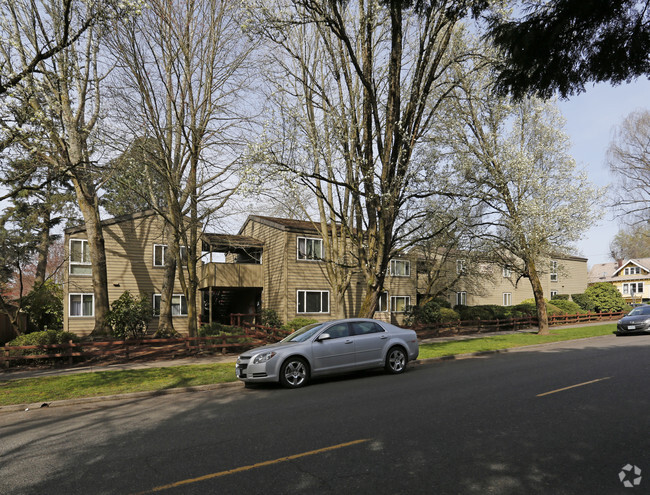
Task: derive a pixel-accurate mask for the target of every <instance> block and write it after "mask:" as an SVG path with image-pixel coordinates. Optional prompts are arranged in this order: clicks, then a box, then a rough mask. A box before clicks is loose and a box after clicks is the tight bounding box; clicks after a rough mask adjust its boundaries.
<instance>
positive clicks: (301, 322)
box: [282, 317, 318, 332]
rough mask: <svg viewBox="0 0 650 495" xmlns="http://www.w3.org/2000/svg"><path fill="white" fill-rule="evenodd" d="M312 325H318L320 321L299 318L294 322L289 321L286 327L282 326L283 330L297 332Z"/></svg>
mask: <svg viewBox="0 0 650 495" xmlns="http://www.w3.org/2000/svg"><path fill="white" fill-rule="evenodd" d="M312 323H318V320H314V319H313V318H305V317H298V318H294V319H293V320H289V321H288V322H287V323H286V325H282V330H288V331H290V332H295V331H296V330H298V329H299V328H302V327H304V326H307V325H311V324H312Z"/></svg>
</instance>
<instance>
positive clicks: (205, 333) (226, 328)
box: [198, 321, 246, 337]
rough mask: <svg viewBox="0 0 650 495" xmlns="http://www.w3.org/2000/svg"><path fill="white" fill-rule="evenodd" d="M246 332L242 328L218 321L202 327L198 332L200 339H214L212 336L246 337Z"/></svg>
mask: <svg viewBox="0 0 650 495" xmlns="http://www.w3.org/2000/svg"><path fill="white" fill-rule="evenodd" d="M245 333H246V332H245V331H244V329H243V328H241V327H235V326H231V325H223V324H221V323H218V322H216V321H214V322H212V323H207V324H205V325H201V328H199V330H198V334H199V337H212V336H217V337H220V336H222V335H223V336H228V335H244V334H245Z"/></svg>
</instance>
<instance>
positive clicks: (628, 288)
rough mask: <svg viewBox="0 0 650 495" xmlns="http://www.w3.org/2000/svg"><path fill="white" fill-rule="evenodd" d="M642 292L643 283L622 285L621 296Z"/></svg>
mask: <svg viewBox="0 0 650 495" xmlns="http://www.w3.org/2000/svg"><path fill="white" fill-rule="evenodd" d="M642 292H643V282H631V283H629V284H623V294H640V293H642Z"/></svg>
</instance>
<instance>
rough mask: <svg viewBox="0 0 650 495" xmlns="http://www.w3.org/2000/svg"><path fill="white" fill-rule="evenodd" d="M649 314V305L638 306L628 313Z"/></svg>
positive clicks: (630, 314)
mask: <svg viewBox="0 0 650 495" xmlns="http://www.w3.org/2000/svg"><path fill="white" fill-rule="evenodd" d="M639 315H650V306H639V307H638V308H634V309H633V310H632V311H630V312H629V313H628V316H639Z"/></svg>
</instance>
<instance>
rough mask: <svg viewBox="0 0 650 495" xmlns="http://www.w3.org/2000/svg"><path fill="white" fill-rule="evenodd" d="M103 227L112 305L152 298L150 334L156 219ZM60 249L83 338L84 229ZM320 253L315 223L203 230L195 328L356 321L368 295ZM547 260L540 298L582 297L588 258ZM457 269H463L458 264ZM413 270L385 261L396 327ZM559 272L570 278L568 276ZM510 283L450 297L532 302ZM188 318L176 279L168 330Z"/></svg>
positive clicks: (158, 272) (390, 316)
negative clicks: (333, 276)
mask: <svg viewBox="0 0 650 495" xmlns="http://www.w3.org/2000/svg"><path fill="white" fill-rule="evenodd" d="M102 227H103V231H104V241H105V248H106V264H107V273H108V290H109V301H110V302H112V301H114V300H115V299H117V298H118V297H119V296H120V295H121V294H122V293H123V292H124V291H125V290H129V291H130V292H131V293H132V294H134V295H138V294H142V295H145V296H146V297H147V298H150V300H151V304H152V308H153V312H154V318H153V320H152V321H151V323H150V327H149V331H155V329H156V327H157V325H158V319H157V318H156V317H155V315H157V314H158V312H159V309H160V294H161V291H162V283H163V276H164V270H165V268H164V265H165V255H166V251H167V244H166V238H167V236H166V228H167V227H166V226H165V223H164V221H163V219H162V218H161V217H160V216H158V215H157V214H155V213H154V212H153V211H146V212H141V213H135V214H132V215H127V216H123V217H118V218H114V219H110V220H106V221H104V222H102ZM65 246H66V260H67V265H66V270H65V273H66V278H65V283H64V329H65V330H68V331H71V332H74V333H76V334H79V335H87V334H88V333H90V332H91V331H92V329H93V326H94V295H93V290H92V280H91V277H90V275H91V270H92V266H91V263H90V256H89V252H88V243H87V241H86V232H85V228H84V227H75V228H70V229H66V231H65ZM183 249H184V247H181V258H182V253H183ZM323 250H324V246H323V239H322V237H321V236H320V234H319V231H318V229H317V228H316V226H315V225H314V224H313V223H311V222H307V221H300V220H290V219H283V218H273V217H265V216H258V215H251V216H249V217H248V218H247V219H246V221H245V222H244V224H243V226H242V227H241V229H240V231H239V233H238V234H237V235H228V234H211V233H203V234H202V235H201V260H200V262H199V266H198V267H197V269H198V274H199V291H200V295H199V297H197V305H199V307H198V308H197V314H199V315H200V319H201V322H203V323H208V322H215V321H218V322H222V323H229V322H230V315H231V314H241V315H252V314H254V313H259V311H260V310H263V309H272V310H275V311H276V312H277V314H278V316H279V317H280V318H281V319H282V321H284V322H287V321H290V320H292V319H294V318H297V317H307V318H313V319H316V320H319V321H323V320H327V319H331V318H339V317H350V316H355V315H357V314H358V311H359V309H360V307H361V303H362V301H363V296H364V291H365V284H364V282H363V280H362V277H361V275H360V274H359V273H353V274H352V277H351V280H350V284H349V287H348V289H347V290H346V292H345V293H344V295H343V296H342V297H340V298H337V297H336V296H335V293H334V291H333V290H332V287H331V285H330V283H329V281H328V277H327V265H326V261H324V260H323V258H324V252H323ZM337 261H345V260H337ZM554 263H555V265H554V266H555V271H554V272H552V273H551V274H550V275H548V279H549V280H547V281H546V282H545V294H548V295H549V297H550V295H551V294H552V292H553V291H556V292H559V293H576V292H583V291H584V289H585V287H586V260H585V259H583V258H566V259H564V258H563V259H562V260H558V261H555V260H554ZM560 264H561V265H562V268H563V269H562V270H560ZM456 269H458V270H462V269H463V266H462V260H459V261H458V262H457V268H456ZM419 271H420V270H419V265H418V258H417V257H416V256H415V255H413V254H408V253H407V254H405V255H403V256H400V257H396V258H395V259H392V260H390V264H389V267H388V273H387V275H386V279H385V282H384V290H383V291H382V292H381V295H380V298H379V305H378V309H377V312H376V313H375V318H377V319H381V320H385V321H392V322H396V323H401V322H402V318H403V314H404V311H405V310H406V309H407V308H408V306H410V305H414V304H417V302H418V292H421V285H422V284H421V283H420V282H419V277H421V276H422V274H421V273H418V272H419ZM582 272H584V273H582ZM560 273H561V274H562V275H560ZM564 273H567V274H569V275H567V276H566V277H565V276H564V275H563V274H564ZM513 282H514V280H513V279H512V276H508V277H506V276H505V272H504V277H503V280H498V283H495V284H494V287H493V288H492V289H491V295H490V296H489V297H479V296H478V295H477V294H475V292H473V288H472V287H467V289H466V290H463V291H459V292H458V293H452V294H450V301H451V302H452V304H456V303H460V304H486V303H490V304H508V305H509V304H516V303H517V302H520V301H521V300H523V299H526V298H529V297H532V292H531V291H530V288H529V284H527V283H526V282H527V281H520V283H519V288H515V287H514V284H513ZM418 288H420V290H419V291H418ZM482 293H485V291H482ZM508 294H510V295H509V296H508ZM187 314H188V311H187V301H186V298H185V296H184V295H183V291H182V289H181V285H180V282H179V280H178V277H177V280H176V283H175V287H174V298H173V300H172V315H173V323H174V328H175V329H176V330H177V331H179V332H180V333H186V332H187Z"/></svg>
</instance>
